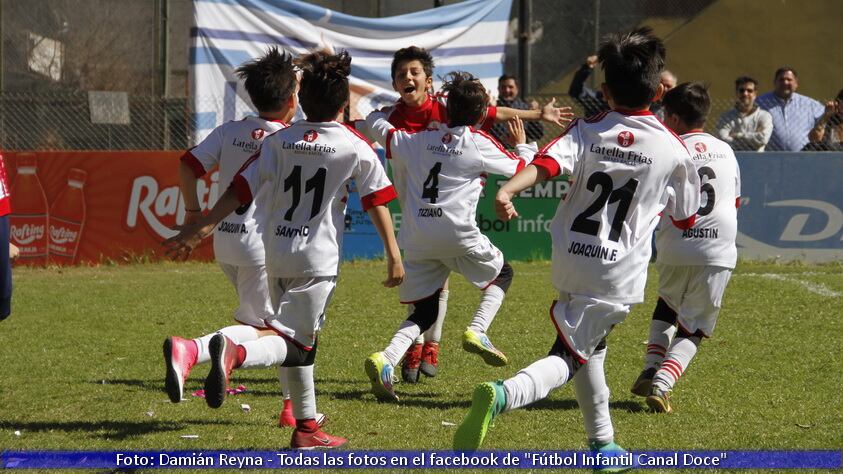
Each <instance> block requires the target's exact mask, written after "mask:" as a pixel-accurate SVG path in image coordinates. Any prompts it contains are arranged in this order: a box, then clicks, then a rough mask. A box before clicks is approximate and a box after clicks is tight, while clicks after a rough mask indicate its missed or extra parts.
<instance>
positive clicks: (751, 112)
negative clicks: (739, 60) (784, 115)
mask: <svg viewBox="0 0 843 474" xmlns="http://www.w3.org/2000/svg"><path fill="white" fill-rule="evenodd" d="M735 92H736V93H737V100H736V101H735V108H733V109H731V110H728V111H727V112H725V113H724V114H723V115H721V116H720V120H719V121H718V122H717V136H718V137H719V138H720V139H721V140H723V141H725V142H726V143H728V144H729V145H730V146H731V147H732V149H733V150H735V151H738V150H740V151H764V147H765V146H767V142H769V141H770V136H771V135H772V134H773V117H772V115H770V112H767V111H766V110H763V109H762V108H761V107H759V106H758V104H756V103H755V98H756V96H757V95H758V82H757V81H756V80H755V79H753V78H751V77H748V76H741V77H739V78H737V79H736V80H735Z"/></svg>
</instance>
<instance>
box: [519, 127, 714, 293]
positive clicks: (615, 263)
mask: <svg viewBox="0 0 843 474" xmlns="http://www.w3.org/2000/svg"><path fill="white" fill-rule="evenodd" d="M533 164H534V165H536V166H538V167H540V168H544V169H546V170H547V171H548V176H556V175H557V174H560V172H561V173H563V174H564V173H567V174H570V175H571V178H572V179H573V185H572V186H571V190H570V191H569V192H568V195H567V198H566V199H565V200H564V201H562V202H560V203H559V207H558V208H557V210H556V215H555V216H554V218H553V221H552V223H551V237H552V240H553V277H552V278H553V284H554V286H555V287H556V289H557V290H559V291H560V292H566V293H573V294H580V295H585V296H589V297H597V298H601V299H604V300H607V301H611V302H614V303H622V304H632V303H638V302H640V301H643V299H644V284H645V283H646V280H647V264H648V263H649V260H650V252H651V251H650V238H651V236H652V234H653V229H655V227H656V224H657V223H658V220H659V213H660V212H662V210H664V212H666V213H667V214H669V215H672V216H674V217H675V218H676V219H677V220H680V221H685V220H688V221H690V223H692V221H693V216H694V214H695V213H696V211H697V209H698V208H699V200H700V198H699V179H698V178H697V173H696V170H695V169H694V164H693V163H692V162H691V156H690V154H689V153H688V150H687V149H686V148H685V145H684V144H683V143H682V141H681V140H680V139H679V137H677V136H676V135H674V134H673V133H672V132H671V131H670V130H669V129H668V128H667V127H665V126H664V124H662V123H661V122H660V121H659V120H658V118H656V116H654V115H653V114H652V113H650V112H633V113H630V114H623V113H620V112H617V111H608V112H604V113H601V114H598V115H596V116H594V117H592V118H590V119H587V120H575V121H574V122H572V123H571V124H570V125H569V126H568V129H567V130H566V131H565V132H564V133H563V134H562V135H561V136H560V137H558V138H557V139H555V140H554V141H552V142H550V143H549V144H548V145H547V146H545V147H544V148H543V149H542V150H541V151H539V153H538V154H536V159H535V161H533ZM688 221H685V222H684V224H685V225H687V224H688V223H689V222H688Z"/></svg>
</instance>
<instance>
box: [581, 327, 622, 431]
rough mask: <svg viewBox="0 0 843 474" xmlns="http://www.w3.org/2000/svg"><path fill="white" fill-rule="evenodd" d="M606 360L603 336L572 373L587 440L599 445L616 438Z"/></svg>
mask: <svg viewBox="0 0 843 474" xmlns="http://www.w3.org/2000/svg"><path fill="white" fill-rule="evenodd" d="M605 360H606V339H603V340H602V341H600V343H599V344H598V345H597V347H596V348H595V349H594V353H593V354H591V357H589V358H588V362H587V363H586V364H585V366H583V367H582V368H581V370H579V371H577V373H576V375H575V376H574V389H575V391H576V396H577V403H578V404H579V406H580V410H581V411H582V415H583V422H584V424H585V434H586V435H587V436H588V440H589V442H594V443H597V444H599V445H604V444H607V443H611V442H613V441H614V439H615V432H614V429H613V428H612V418H611V416H610V415H609V395H610V393H609V386H608V385H607V384H606V375H605V373H604V369H603V363H604V361H605Z"/></svg>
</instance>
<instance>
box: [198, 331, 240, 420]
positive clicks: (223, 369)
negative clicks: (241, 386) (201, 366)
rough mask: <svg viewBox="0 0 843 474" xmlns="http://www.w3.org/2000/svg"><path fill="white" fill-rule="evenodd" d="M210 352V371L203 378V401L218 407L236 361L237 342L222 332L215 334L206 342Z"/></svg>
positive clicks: (223, 397) (223, 399)
mask: <svg viewBox="0 0 843 474" xmlns="http://www.w3.org/2000/svg"><path fill="white" fill-rule="evenodd" d="M208 352H210V354H211V371H210V372H208V378H206V379H205V402H206V403H207V404H208V406H209V407H211V408H219V407H221V406H222V402H223V401H225V389H226V388H227V387H228V378H229V376H230V375H231V370H232V369H233V368H234V365H235V363H236V362H237V344H235V343H234V341H232V340H231V339H229V338H227V337H226V336H224V335H222V334H216V335H214V337H212V338H211V342H210V343H209V344H208Z"/></svg>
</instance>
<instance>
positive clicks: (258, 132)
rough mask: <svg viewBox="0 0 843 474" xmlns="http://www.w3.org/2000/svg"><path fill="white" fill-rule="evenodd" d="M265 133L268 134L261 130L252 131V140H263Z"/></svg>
mask: <svg viewBox="0 0 843 474" xmlns="http://www.w3.org/2000/svg"><path fill="white" fill-rule="evenodd" d="M264 133H266V132H264V131H263V130H261V129H260V128H256V129H254V130H252V138H254V139H255V140H260V139H261V138H263V134H264Z"/></svg>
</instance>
